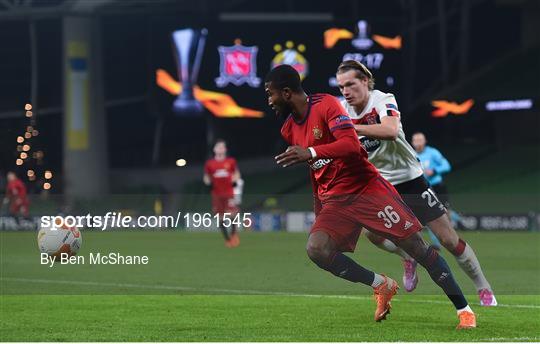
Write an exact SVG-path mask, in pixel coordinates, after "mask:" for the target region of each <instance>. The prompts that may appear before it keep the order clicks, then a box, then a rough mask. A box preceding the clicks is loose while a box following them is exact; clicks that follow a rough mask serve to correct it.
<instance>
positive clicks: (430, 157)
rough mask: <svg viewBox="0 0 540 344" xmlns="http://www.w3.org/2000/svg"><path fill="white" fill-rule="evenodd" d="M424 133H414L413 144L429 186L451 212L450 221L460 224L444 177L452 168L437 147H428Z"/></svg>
mask: <svg viewBox="0 0 540 344" xmlns="http://www.w3.org/2000/svg"><path fill="white" fill-rule="evenodd" d="M426 143H427V140H426V136H425V135H424V133H421V132H417V133H414V134H413V136H412V139H411V144H412V146H413V147H414V150H415V151H416V155H417V156H418V159H420V163H421V164H422V168H423V170H424V176H425V177H426V178H427V180H428V183H429V185H430V186H431V187H432V188H433V190H434V191H435V193H436V194H437V197H438V198H439V200H440V201H441V202H442V203H443V204H444V206H445V207H446V209H447V210H448V212H449V215H450V220H451V221H452V222H453V223H454V225H455V224H457V223H458V222H459V215H458V214H457V213H456V212H455V211H452V209H451V208H450V198H449V197H448V189H447V188H446V184H445V183H444V180H443V175H444V174H446V173H448V172H450V170H451V169H452V166H451V165H450V163H449V162H448V160H447V159H446V158H445V157H444V155H442V153H441V152H440V151H439V150H438V149H437V148H435V147H432V146H428V145H427V144H426Z"/></svg>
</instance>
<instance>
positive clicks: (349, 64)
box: [336, 60, 375, 91]
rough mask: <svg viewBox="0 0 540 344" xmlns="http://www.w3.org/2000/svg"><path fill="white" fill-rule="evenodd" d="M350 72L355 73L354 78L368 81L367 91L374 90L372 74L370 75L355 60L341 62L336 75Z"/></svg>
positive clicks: (368, 71) (369, 72) (366, 69)
mask: <svg viewBox="0 0 540 344" xmlns="http://www.w3.org/2000/svg"><path fill="white" fill-rule="evenodd" d="M351 70H354V71H356V77H357V78H358V79H364V78H366V79H367V80H368V89H369V90H370V91H373V89H374V88H375V78H373V74H371V71H370V70H369V69H368V68H367V67H366V66H364V65H363V64H362V63H360V62H358V61H356V60H346V61H343V62H341V64H340V65H339V67H338V69H337V72H336V74H342V73H347V72H348V71H351Z"/></svg>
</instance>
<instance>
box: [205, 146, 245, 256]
mask: <svg viewBox="0 0 540 344" xmlns="http://www.w3.org/2000/svg"><path fill="white" fill-rule="evenodd" d="M239 180H240V170H239V169H238V165H237V163H236V159H234V158H232V157H228V156H227V143H226V142H225V141H224V140H221V139H219V140H217V141H216V143H215V144H214V158H212V159H208V160H207V161H206V163H205V165H204V176H203V182H204V184H206V185H208V186H211V188H212V191H211V194H212V211H213V212H214V214H220V215H223V214H225V213H229V215H228V217H229V218H230V219H231V220H232V219H233V218H234V216H235V215H236V214H237V213H238V207H237V202H236V201H235V197H234V189H233V188H234V187H235V186H238V184H237V183H238V181H239ZM219 228H220V229H221V232H222V233H223V237H224V238H225V246H227V247H236V246H238V245H239V244H240V238H239V237H238V233H237V230H236V226H235V225H234V224H231V226H230V232H229V229H228V228H227V227H225V225H224V223H223V221H221V223H220V225H219Z"/></svg>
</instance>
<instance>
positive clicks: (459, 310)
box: [457, 305, 474, 315]
mask: <svg viewBox="0 0 540 344" xmlns="http://www.w3.org/2000/svg"><path fill="white" fill-rule="evenodd" d="M461 312H471V313H474V312H473V311H472V309H471V307H469V305H467V306H466V307H465V308H462V309H458V310H457V314H458V315H459V313H461Z"/></svg>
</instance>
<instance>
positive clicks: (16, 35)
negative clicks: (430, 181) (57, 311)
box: [0, 0, 540, 211]
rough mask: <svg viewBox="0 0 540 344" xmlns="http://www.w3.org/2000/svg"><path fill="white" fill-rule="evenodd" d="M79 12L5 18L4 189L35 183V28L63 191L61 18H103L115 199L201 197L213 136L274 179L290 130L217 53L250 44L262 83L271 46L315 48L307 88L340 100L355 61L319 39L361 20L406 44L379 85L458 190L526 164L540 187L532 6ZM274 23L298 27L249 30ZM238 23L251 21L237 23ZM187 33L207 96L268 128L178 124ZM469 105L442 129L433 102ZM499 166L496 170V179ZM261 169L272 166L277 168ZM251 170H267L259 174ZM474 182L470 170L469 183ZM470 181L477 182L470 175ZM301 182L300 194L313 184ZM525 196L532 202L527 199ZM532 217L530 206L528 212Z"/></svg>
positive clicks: (38, 110) (53, 4)
mask: <svg viewBox="0 0 540 344" xmlns="http://www.w3.org/2000/svg"><path fill="white" fill-rule="evenodd" d="M83 3H84V2H83ZM91 3H92V2H87V3H86V4H87V5H88V4H91ZM70 4H73V2H71V3H70V2H69V1H61V0H54V1H52V0H51V1H32V2H30V5H29V6H27V7H24V6H23V5H21V7H17V6H15V5H14V6H15V7H14V8H9V7H7V6H4V7H5V8H2V9H1V10H0V38H1V39H2V42H3V44H2V50H1V53H0V60H1V63H0V75H1V78H0V172H1V175H2V177H1V178H0V181H2V183H3V179H4V176H5V172H6V171H8V170H16V171H18V172H19V174H21V175H23V176H24V175H25V173H26V167H24V166H23V167H18V166H16V165H15V164H14V163H15V159H16V158H17V155H18V152H17V151H16V137H17V136H18V135H20V133H21V131H24V128H25V126H26V125H27V122H28V119H27V118H25V117H24V109H23V107H24V104H25V103H30V102H31V97H32V72H31V65H32V48H31V47H32V38H31V37H32V34H31V32H32V29H31V26H32V25H34V32H35V44H36V46H35V47H36V50H35V51H36V52H37V54H36V55H37V57H36V56H35V57H36V65H37V84H36V85H34V89H35V100H34V103H35V104H34V106H35V108H34V112H35V114H36V117H35V118H36V120H37V125H36V127H37V129H38V130H39V132H40V135H39V136H38V137H36V139H35V140H34V145H35V147H33V149H34V148H35V149H40V150H42V151H43V152H44V154H45V158H44V165H43V166H44V167H43V168H46V169H49V170H52V171H53V172H54V181H53V187H52V189H51V190H50V193H52V194H57V193H63V192H65V191H66V190H65V185H66V183H65V182H64V181H65V177H66V176H65V173H66V169H65V167H66V161H65V156H64V150H63V142H64V141H65V140H64V134H63V125H64V124H63V112H62V111H63V92H64V86H63V62H62V57H63V50H62V16H63V15H75V16H83V17H86V18H92V19H93V20H94V22H95V23H96V25H97V27H98V35H99V37H100V39H101V43H102V46H101V54H100V56H101V58H102V63H103V65H102V67H103V74H102V75H103V96H104V99H105V104H106V105H105V116H104V117H105V126H104V128H105V129H104V132H103V133H102V135H103V139H104V140H105V142H106V153H105V159H106V163H105V170H106V171H107V172H106V175H107V177H106V179H107V180H108V181H109V183H108V185H107V186H106V187H105V189H104V190H106V191H107V192H114V193H124V192H131V191H133V190H141V189H144V187H146V186H147V187H148V188H150V189H151V190H153V191H156V190H158V192H162V191H164V190H165V191H166V192H169V193H175V192H185V190H188V191H189V192H200V190H201V189H200V187H198V186H196V185H195V186H194V185H192V186H191V187H190V186H189V185H187V184H189V183H198V181H199V178H200V171H201V168H202V165H201V164H202V163H203V161H204V160H205V159H206V158H207V157H208V156H209V153H210V149H209V147H208V142H207V141H208V140H207V130H208V129H209V128H211V130H212V135H213V136H212V137H214V138H216V137H222V138H225V139H226V140H228V141H229V148H230V153H231V154H232V155H234V156H235V157H237V158H238V159H239V160H240V167H241V168H242V167H243V166H244V167H245V168H244V169H243V172H244V174H245V175H247V176H248V179H249V175H250V174H251V173H255V174H256V173H260V172H261V171H262V172H264V171H265V170H267V171H268V172H271V173H274V171H275V169H274V168H273V167H272V163H271V157H272V156H274V155H275V154H276V153H278V152H280V151H281V150H282V149H283V148H284V146H283V142H282V140H281V138H280V136H279V127H280V122H279V121H277V120H276V119H275V115H274V114H273V113H272V112H271V111H270V109H269V108H268V107H267V106H266V98H265V95H264V91H263V89H262V87H259V88H250V87H247V86H246V85H244V86H240V87H236V86H231V85H229V86H227V87H225V88H224V89H219V88H217V87H216V85H215V83H214V78H216V77H217V76H218V74H219V55H218V53H217V46H218V45H226V46H227V45H232V43H233V40H234V39H236V38H241V39H242V42H243V44H244V45H247V46H251V45H256V46H258V47H259V54H258V57H257V68H258V72H257V76H258V77H259V78H264V76H265V74H266V73H267V72H268V70H269V68H270V61H271V59H272V57H273V56H274V55H275V52H274V51H273V49H272V47H273V46H274V44H276V43H279V44H282V45H283V44H285V42H286V41H288V40H291V41H293V42H294V43H295V44H300V43H302V44H304V45H305V46H306V51H305V52H304V53H303V55H304V56H305V57H306V59H307V60H308V62H309V64H310V73H309V75H308V77H307V78H306V80H305V82H304V85H305V88H306V90H308V91H309V92H330V93H332V94H335V95H338V90H337V89H336V88H331V87H329V85H328V77H329V76H331V75H332V74H333V72H334V70H335V68H336V66H337V65H338V64H339V62H340V61H341V58H342V55H343V53H344V52H347V51H352V50H353V49H351V48H350V41H348V42H347V43H345V42H344V41H342V42H339V43H338V44H337V45H336V47H338V48H336V49H335V50H332V51H327V50H325V49H324V48H323V45H322V42H323V37H322V32H323V31H324V30H325V29H327V28H330V27H341V28H347V29H348V30H351V31H353V32H354V31H355V26H356V23H357V21H358V20H360V19H364V20H367V21H368V23H369V25H370V28H371V33H376V34H382V35H385V36H388V37H394V36H396V35H401V36H402V37H403V48H402V49H401V50H394V51H390V50H386V51H385V55H386V56H385V61H384V68H383V70H382V71H381V72H380V73H381V75H386V74H391V75H393V76H394V77H395V80H396V84H395V85H394V86H393V87H392V88H391V89H389V87H387V86H386V85H385V84H384V77H383V78H378V74H377V73H375V77H376V79H377V80H378V84H377V87H379V88H380V89H381V90H383V91H392V92H394V93H395V94H396V98H397V100H398V104H399V106H400V110H401V112H402V121H403V123H404V126H405V131H406V134H407V135H408V138H410V135H411V134H412V133H413V132H415V131H419V130H420V131H423V132H425V133H426V136H427V137H428V140H429V141H430V143H431V144H432V145H434V146H436V147H437V148H439V149H440V150H441V151H442V152H443V153H444V154H446V155H447V156H448V158H449V159H450V161H451V163H452V164H453V167H454V172H453V173H456V174H454V176H456V177H454V179H452V178H453V177H452V174H450V175H449V177H448V178H449V187H450V189H451V191H456V190H457V191H460V190H466V189H467V190H470V187H471V185H474V184H475V182H476V181H475V179H476V180H481V179H482V176H483V174H482V173H488V174H490V175H491V174H493V173H498V174H500V175H501V177H497V178H499V179H497V178H495V180H500V179H501V178H502V179H505V180H508V179H512V178H513V177H512V176H513V175H512V173H514V172H515V171H516V163H517V164H523V165H520V167H519V168H517V170H519V171H521V170H525V171H533V175H532V177H531V178H529V180H532V181H533V184H534V183H535V182H536V180H537V176H538V159H537V158H538V157H537V156H536V159H535V155H536V154H537V153H538V149H537V147H538V144H539V135H538V128H539V127H540V120H539V118H540V116H539V113H538V112H539V111H540V110H539V108H538V105H537V104H538V101H539V100H540V99H539V95H540V81H539V80H540V78H538V75H539V74H540V66H539V65H540V62H539V61H540V58H539V57H540V55H539V54H540V49H539V40H538V35H537V32H538V31H539V24H538V23H539V22H540V21H538V20H537V18H538V13H539V9H538V3H537V2H535V1H525V0H523V1H521V0H493V1H457V0H456V1H450V0H448V1H413V0H402V1H398V0H395V1H374V2H370V3H369V6H368V5H363V3H362V2H358V1H272V2H266V1H265V2H258V1H205V2H190V1H167V0H161V1H103V2H97V3H94V5H88V6H89V7H90V8H91V11H87V12H81V13H77V12H76V11H73V10H70V7H69V6H70ZM70 11H71V12H70ZM275 12H277V13H286V14H292V15H297V17H298V20H279V18H278V20H274V21H272V20H269V21H266V20H265V21H257V20H255V19H249V18H250V16H251V15H252V14H253V13H255V14H257V13H258V14H261V13H262V14H265V13H266V14H268V13H275ZM230 14H233V16H231V15H230ZM306 14H308V16H307V17H306ZM227 15H229V16H228V17H227ZM313 15H314V17H315V19H313ZM234 16H236V18H238V17H240V18H248V19H244V20H238V19H234V18H235V17H234ZM309 16H312V17H309ZM231 17H232V19H231ZM227 18H228V19H227ZM306 18H307V19H306ZM310 18H311V19H310ZM321 18H322V19H321ZM328 18H330V19H328ZM187 27H194V28H203V27H204V28H207V29H208V32H209V34H208V40H207V42H206V47H205V50H204V55H203V62H202V66H201V71H200V76H199V84H200V86H201V87H202V88H204V89H206V90H212V91H219V92H225V93H228V94H230V95H231V96H233V98H234V99H235V100H236V101H237V103H238V104H239V105H240V106H245V107H248V108H253V109H260V110H263V111H265V116H264V118H262V119H247V118H232V119H231V118H216V117H213V116H212V115H211V114H210V113H209V112H206V113H205V114H204V116H203V117H199V118H183V117H178V116H175V115H174V114H173V113H172V110H171V105H172V102H173V100H174V97H173V96H171V95H169V94H168V93H167V92H165V91H164V90H163V89H161V88H160V87H158V86H157V85H156V83H155V71H156V69H158V68H163V69H165V70H167V71H168V72H169V73H170V74H171V75H173V76H174V77H175V78H176V66H175V61H174V55H173V51H172V44H171V38H170V34H171V32H172V31H173V30H175V29H180V28H187ZM355 34H356V33H355ZM385 73H386V74H385ZM381 79H382V80H381ZM469 98H473V99H475V102H476V105H475V107H473V109H472V110H471V111H470V112H469V113H467V114H466V115H459V116H458V115H452V114H449V115H448V116H447V117H445V118H434V117H433V116H432V115H431V111H433V109H434V108H433V107H432V105H431V101H432V100H435V99H447V100H450V101H456V102H458V103H460V102H463V101H465V100H466V99H469ZM524 98H527V99H529V98H530V99H533V100H534V103H533V107H532V109H529V110H516V111H499V112H488V111H486V110H485V108H483V104H484V103H485V102H486V101H490V100H513V99H524ZM159 126H161V127H160V128H161V131H160V132H159V129H158V127H159ZM158 132H159V134H158ZM523 147H525V148H523ZM520 154H521V155H520ZM178 158H185V159H186V160H187V161H188V166H187V168H186V169H185V170H180V169H178V168H177V167H176V166H175V165H174V164H175V161H176V159H178ZM507 158H508V159H509V160H508V161H507V162H505V161H504V159H507ZM486 159H487V160H486ZM489 159H491V160H494V161H496V162H498V163H497V164H496V165H497V168H496V170H495V171H494V170H493V167H492V166H491V165H489V164H490V161H491V160H489ZM501 159H503V160H501ZM259 161H265V162H266V165H265V164H262V165H261V164H259V163H258V162H259ZM516 161H517V162H516ZM250 162H251V163H250ZM89 163H91V162H89ZM482 164H483V165H482ZM252 165H257V167H258V168H257V167H256V168H251V166H252ZM471 166H472V167H473V169H472V170H471V169H470V167H471ZM190 168H191V170H190ZM467 168H469V170H467ZM463 170H465V171H466V172H464V174H459V171H463ZM184 171H185V172H184ZM187 171H190V172H189V173H188V172H187ZM479 171H480V173H481V174H478V173H479ZM501 171H502V172H501ZM505 171H506V172H508V173H506V172H505ZM512 171H514V172H512ZM302 173H303V172H299V173H296V174H294V176H293V177H291V179H295V178H296V179H298V177H297V176H298V175H302V176H303V174H302ZM505 173H506V174H505ZM164 175H166V176H167V177H163V176H164ZM471 175H473V176H474V178H470V177H467V176H471ZM96 178H97V177H96ZM100 178H101V177H100ZM252 180H253V181H255V182H252V183H251V184H249V183H248V184H246V190H247V192H249V191H250V188H252V187H253V185H254V184H255V183H258V182H257V181H258V180H259V179H257V178H255V179H252ZM263 180H264V179H263ZM298 180H299V181H297V182H295V183H293V184H294V185H300V184H302V183H303V181H302V180H300V179H298ZM453 181H456V182H455V183H453ZM27 182H28V181H27ZM30 184H32V183H30ZM491 184H492V185H494V186H495V183H491ZM186 185H187V186H186ZM250 185H251V186H250ZM534 185H536V184H534ZM287 187H288V186H287ZM287 187H286V188H285V189H287ZM535 187H536V186H535ZM186 188H187V189H186ZM297 189H298V188H297ZM297 189H295V188H294V187H291V189H290V190H292V191H293V192H296V191H297ZM32 190H33V191H34V192H35V193H40V192H41V187H40V185H39V184H37V182H36V183H34V185H33V186H32ZM251 190H252V192H266V191H264V190H262V191H261V190H258V189H251ZM278 191H279V192H284V191H283V190H278ZM519 191H520V190H517V191H516V192H519ZM522 191H523V192H525V193H526V192H528V190H527V187H526V186H525V187H524V188H523V190H522ZM529 191H530V190H529ZM534 208H535V205H534V204H533V205H531V206H529V207H526V210H527V211H528V210H529V209H533V210H534Z"/></svg>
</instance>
